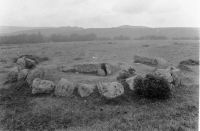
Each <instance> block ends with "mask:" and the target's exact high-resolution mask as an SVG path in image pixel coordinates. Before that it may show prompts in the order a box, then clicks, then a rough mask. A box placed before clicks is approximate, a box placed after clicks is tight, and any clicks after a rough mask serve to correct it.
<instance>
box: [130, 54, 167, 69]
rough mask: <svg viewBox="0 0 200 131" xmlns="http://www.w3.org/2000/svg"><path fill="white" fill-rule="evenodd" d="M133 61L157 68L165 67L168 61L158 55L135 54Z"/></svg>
mask: <svg viewBox="0 0 200 131" xmlns="http://www.w3.org/2000/svg"><path fill="white" fill-rule="evenodd" d="M134 62H135V63H141V64H146V65H149V66H154V67H158V68H167V67H168V66H169V63H168V62H167V61H166V60H165V59H163V58H160V57H155V58H149V57H144V56H138V55H135V56H134Z"/></svg>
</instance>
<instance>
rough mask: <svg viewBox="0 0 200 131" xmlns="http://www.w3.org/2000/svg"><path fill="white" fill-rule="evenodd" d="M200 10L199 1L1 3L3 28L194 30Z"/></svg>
mask: <svg viewBox="0 0 200 131" xmlns="http://www.w3.org/2000/svg"><path fill="white" fill-rule="evenodd" d="M199 8H200V2H199V0H0V25H6V26H81V27H86V28H87V27H115V26H120V25H134V26H150V27H165V26H168V27H169V26H170V27H171V26H173V27H174V26H179V27H182V26H189V27H194V26H200V25H199V23H200V18H199V16H200V10H199ZM198 15H199V16H198Z"/></svg>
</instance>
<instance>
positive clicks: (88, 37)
mask: <svg viewBox="0 0 200 131" xmlns="http://www.w3.org/2000/svg"><path fill="white" fill-rule="evenodd" d="M92 40H97V36H96V35H95V34H85V35H79V34H71V35H60V34H53V35H51V36H44V35H42V34H41V33H36V34H18V35H12V36H1V37H0V44H23V43H43V42H71V41H92Z"/></svg>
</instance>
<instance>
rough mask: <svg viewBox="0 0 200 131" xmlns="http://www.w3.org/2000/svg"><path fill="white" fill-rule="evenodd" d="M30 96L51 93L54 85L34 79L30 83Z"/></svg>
mask: <svg viewBox="0 0 200 131" xmlns="http://www.w3.org/2000/svg"><path fill="white" fill-rule="evenodd" d="M31 87H32V94H43V93H51V92H52V91H53V90H54V88H55V84H54V83H53V82H52V81H49V80H41V79H40V78H35V79H34V80H33V83H32V86H31Z"/></svg>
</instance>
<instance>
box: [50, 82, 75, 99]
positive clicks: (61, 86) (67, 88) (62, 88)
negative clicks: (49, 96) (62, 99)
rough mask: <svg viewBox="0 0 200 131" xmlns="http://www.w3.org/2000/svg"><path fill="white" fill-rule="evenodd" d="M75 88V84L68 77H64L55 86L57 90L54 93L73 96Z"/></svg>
mask: <svg viewBox="0 0 200 131" xmlns="http://www.w3.org/2000/svg"><path fill="white" fill-rule="evenodd" d="M74 89H75V84H74V83H72V82H70V81H68V80H67V79H64V78H62V79H61V80H60V81H59V82H58V84H57V86H56V88H55V91H54V94H55V95H56V96H67V97H69V96H71V95H72V94H73V92H74Z"/></svg>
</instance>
